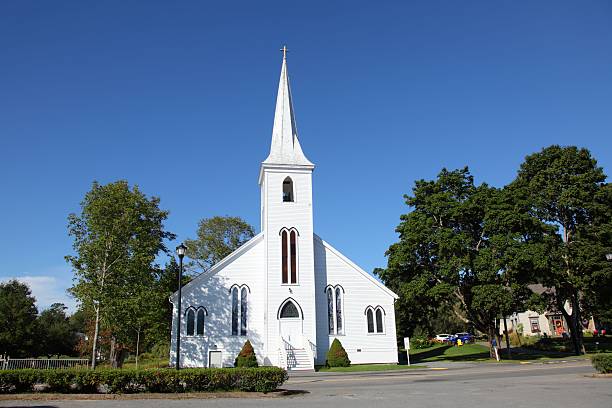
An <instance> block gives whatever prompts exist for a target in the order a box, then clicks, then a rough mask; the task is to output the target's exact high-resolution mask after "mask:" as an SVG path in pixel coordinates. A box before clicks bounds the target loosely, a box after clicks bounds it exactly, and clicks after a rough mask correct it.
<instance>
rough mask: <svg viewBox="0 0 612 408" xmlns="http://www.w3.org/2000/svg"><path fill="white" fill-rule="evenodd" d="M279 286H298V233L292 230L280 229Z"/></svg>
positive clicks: (294, 229)
mask: <svg viewBox="0 0 612 408" xmlns="http://www.w3.org/2000/svg"><path fill="white" fill-rule="evenodd" d="M279 235H280V245H281V284H282V285H287V286H289V285H299V264H300V263H299V259H300V252H299V251H300V246H299V240H300V233H299V231H298V230H297V229H296V228H294V227H292V228H281V230H280V232H279Z"/></svg>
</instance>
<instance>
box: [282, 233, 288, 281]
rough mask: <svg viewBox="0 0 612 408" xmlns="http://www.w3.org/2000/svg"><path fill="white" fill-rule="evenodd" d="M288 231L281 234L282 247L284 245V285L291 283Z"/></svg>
mask: <svg viewBox="0 0 612 408" xmlns="http://www.w3.org/2000/svg"><path fill="white" fill-rule="evenodd" d="M287 235H288V234H287V230H283V231H282V232H281V237H282V239H281V245H282V247H283V248H282V254H281V256H282V259H281V261H282V264H283V266H282V267H283V283H289V254H288V252H289V251H288V250H287Z"/></svg>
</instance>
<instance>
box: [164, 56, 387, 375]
mask: <svg viewBox="0 0 612 408" xmlns="http://www.w3.org/2000/svg"><path fill="white" fill-rule="evenodd" d="M297 136H298V135H297V129H296V125H295V117H294V112H293V106H292V102H291V91H290V89H289V79H288V75H287V61H286V58H285V57H283V63H282V68H281V75H280V83H279V85H278V96H277V99H276V111H275V115H274V126H273V130H272V144H271V147H270V155H269V156H268V158H267V159H266V160H264V162H263V163H262V164H261V170H260V172H259V186H260V188H261V232H260V233H259V234H257V235H256V236H255V237H253V238H252V239H251V240H250V241H248V242H247V243H245V244H244V245H243V246H241V247H240V248H238V249H237V250H236V251H234V252H233V253H232V254H230V255H229V256H228V257H226V258H225V259H223V260H222V261H220V262H219V263H217V264H216V265H214V266H213V267H212V268H211V269H210V270H208V271H207V272H205V273H203V274H201V275H199V276H198V277H196V278H195V279H194V280H192V281H191V282H190V283H188V284H187V285H185V286H184V287H183V289H182V307H181V309H182V310H181V316H180V318H181V343H180V345H181V353H180V364H181V366H182V367H210V366H233V364H234V359H235V358H236V355H237V354H238V352H239V351H240V349H241V348H242V346H243V344H244V343H245V341H246V340H247V339H248V340H250V341H251V343H252V345H253V347H254V349H255V353H256V354H257V359H258V361H259V363H260V365H276V366H280V367H285V368H288V369H290V370H291V369H293V370H299V369H313V368H314V365H315V364H317V365H318V364H324V363H325V356H326V353H327V351H328V349H329V346H330V344H331V342H332V341H333V340H334V339H335V338H338V339H339V340H340V341H341V342H342V345H343V346H344V348H345V349H346V351H347V352H348V355H349V358H350V360H351V362H352V363H353V364H361V363H397V358H398V355H397V344H396V337H395V312H394V302H395V299H397V295H396V294H395V293H393V292H392V291H390V290H389V289H387V288H386V287H385V286H384V285H383V284H382V283H380V282H379V281H377V280H376V279H375V278H373V277H372V276H371V275H369V274H368V273H367V272H365V271H364V270H363V269H361V268H359V266H357V265H355V264H354V263H353V262H351V261H350V260H349V259H348V258H346V257H345V256H344V255H342V254H341V253H340V251H338V250H337V249H335V248H334V247H332V246H331V245H330V244H328V243H327V242H325V241H324V240H323V239H322V238H320V237H319V236H318V235H316V234H315V233H314V228H313V202H312V172H313V170H314V167H315V166H314V164H313V163H311V162H310V161H309V160H308V159H307V158H306V156H305V155H304V153H303V152H302V148H301V146H300V142H299V141H298V137H297ZM176 300H177V293H175V294H174V295H173V296H172V297H171V299H170V301H171V302H172V303H173V305H174V314H173V316H174V317H173V330H172V344H171V353H170V354H171V355H170V359H171V364H173V365H174V364H175V361H176V360H175V359H176V336H175V332H176V323H177V302H176Z"/></svg>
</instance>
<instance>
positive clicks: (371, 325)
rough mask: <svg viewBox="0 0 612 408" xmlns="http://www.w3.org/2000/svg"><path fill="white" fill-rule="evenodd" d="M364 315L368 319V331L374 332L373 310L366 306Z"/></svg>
mask: <svg viewBox="0 0 612 408" xmlns="http://www.w3.org/2000/svg"><path fill="white" fill-rule="evenodd" d="M366 316H367V320H368V333H374V312H372V309H370V308H368V310H367V311H366Z"/></svg>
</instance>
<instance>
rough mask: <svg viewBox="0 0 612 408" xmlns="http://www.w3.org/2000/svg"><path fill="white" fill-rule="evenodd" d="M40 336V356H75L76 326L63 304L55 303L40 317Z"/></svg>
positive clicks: (38, 342)
mask: <svg viewBox="0 0 612 408" xmlns="http://www.w3.org/2000/svg"><path fill="white" fill-rule="evenodd" d="M37 323H38V330H39V336H38V338H37V345H38V349H39V350H40V354H42V355H46V356H48V357H50V356H53V355H57V356H60V355H69V356H70V355H73V354H74V353H75V352H76V350H75V347H76V344H77V341H78V338H77V334H76V331H75V328H74V326H73V325H72V324H71V323H70V320H69V318H68V316H67V315H66V306H65V305H64V304H63V303H54V304H52V305H51V306H50V307H49V308H48V309H45V310H43V311H42V312H41V313H40V316H38V320H37Z"/></svg>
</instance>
